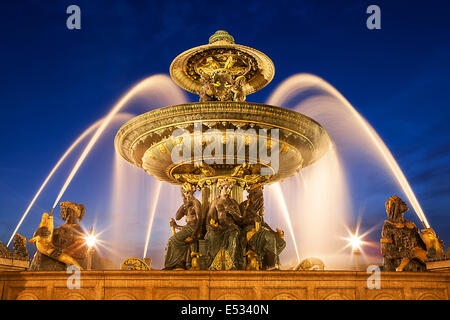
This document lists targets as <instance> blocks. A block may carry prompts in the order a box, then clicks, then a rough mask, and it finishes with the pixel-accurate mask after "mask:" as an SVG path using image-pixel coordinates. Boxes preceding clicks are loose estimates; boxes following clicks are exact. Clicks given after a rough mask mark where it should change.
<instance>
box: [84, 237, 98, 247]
mask: <svg viewBox="0 0 450 320" xmlns="http://www.w3.org/2000/svg"><path fill="white" fill-rule="evenodd" d="M96 243H97V237H96V236H95V235H93V234H90V235H88V236H87V237H86V244H87V246H88V247H89V248H92V247H94V246H95V244H96Z"/></svg>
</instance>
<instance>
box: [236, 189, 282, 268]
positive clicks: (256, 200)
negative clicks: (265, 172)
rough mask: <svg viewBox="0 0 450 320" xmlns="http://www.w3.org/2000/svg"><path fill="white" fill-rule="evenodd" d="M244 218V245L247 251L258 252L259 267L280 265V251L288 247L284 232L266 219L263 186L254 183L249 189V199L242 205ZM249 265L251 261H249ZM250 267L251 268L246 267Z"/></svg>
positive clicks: (242, 231)
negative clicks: (270, 224)
mask: <svg viewBox="0 0 450 320" xmlns="http://www.w3.org/2000/svg"><path fill="white" fill-rule="evenodd" d="M240 208H241V212H242V214H243V219H242V223H241V228H242V229H241V240H242V241H243V243H242V247H243V248H244V249H245V251H246V252H247V254H246V256H247V260H249V258H248V256H249V254H248V253H249V251H250V256H251V253H252V252H254V253H256V257H257V261H258V263H259V266H258V268H261V269H262V270H267V269H276V270H278V269H279V268H280V267H279V266H280V253H281V252H282V251H283V249H284V248H285V247H286V241H284V233H283V231H281V230H280V229H276V231H274V230H272V228H271V227H270V226H269V225H268V224H267V223H266V222H265V221H264V195H263V186H262V185H254V186H252V187H251V188H250V189H249V190H248V199H247V200H245V201H243V202H242V203H241V205H240ZM247 265H249V261H247ZM246 269H249V268H246Z"/></svg>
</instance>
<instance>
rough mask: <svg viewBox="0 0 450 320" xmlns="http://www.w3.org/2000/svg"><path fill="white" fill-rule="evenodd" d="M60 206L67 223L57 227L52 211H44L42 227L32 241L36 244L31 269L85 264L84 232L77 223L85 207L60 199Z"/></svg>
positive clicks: (56, 268)
mask: <svg viewBox="0 0 450 320" xmlns="http://www.w3.org/2000/svg"><path fill="white" fill-rule="evenodd" d="M60 206H61V212H60V215H61V218H62V219H63V220H64V221H65V224H63V225H62V226H59V227H57V228H55V229H54V228H53V215H52V214H51V213H50V214H48V213H44V214H43V215H42V219H41V223H40V224H39V228H38V229H37V230H36V232H35V233H34V235H33V238H31V239H30V241H29V242H30V243H34V244H35V245H36V248H37V252H36V254H35V256H34V258H33V261H32V262H31V266H30V270H31V271H43V270H46V271H58V270H66V268H67V267H68V266H69V265H75V266H77V267H78V268H80V269H83V267H84V266H85V265H86V258H87V245H86V242H85V234H84V232H83V229H82V228H81V227H80V225H79V224H78V222H79V221H81V220H82V219H83V216H84V213H85V207H84V205H82V204H76V203H72V202H69V201H64V202H61V203H60Z"/></svg>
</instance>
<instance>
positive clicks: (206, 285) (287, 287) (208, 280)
mask: <svg viewBox="0 0 450 320" xmlns="http://www.w3.org/2000/svg"><path fill="white" fill-rule="evenodd" d="M369 276H370V275H369V274H367V273H366V272H354V271H302V272H299V271H258V272H254V271H223V272H222V271H216V272H209V271H143V272H140V271H82V272H81V288H80V289H72V290H70V289H68V288H67V279H68V277H69V275H68V274H67V273H66V272H62V271H61V272H55V271H53V272H44V271H41V272H0V292H1V297H0V298H1V300H15V299H19V300H25V299H36V300H37V299H39V300H71V299H76V300H84V299H86V300H125V299H126V300H129V299H136V300H169V299H177V300H198V299H201V300H219V299H226V300H233V299H239V300H272V299H284V300H289V299H292V300H332V299H334V300H383V299H395V300H426V299H433V300H448V299H449V298H450V296H449V294H450V272H425V273H424V272H421V273H419V272H417V273H411V272H383V273H381V289H369V288H368V283H367V279H368V277H369Z"/></svg>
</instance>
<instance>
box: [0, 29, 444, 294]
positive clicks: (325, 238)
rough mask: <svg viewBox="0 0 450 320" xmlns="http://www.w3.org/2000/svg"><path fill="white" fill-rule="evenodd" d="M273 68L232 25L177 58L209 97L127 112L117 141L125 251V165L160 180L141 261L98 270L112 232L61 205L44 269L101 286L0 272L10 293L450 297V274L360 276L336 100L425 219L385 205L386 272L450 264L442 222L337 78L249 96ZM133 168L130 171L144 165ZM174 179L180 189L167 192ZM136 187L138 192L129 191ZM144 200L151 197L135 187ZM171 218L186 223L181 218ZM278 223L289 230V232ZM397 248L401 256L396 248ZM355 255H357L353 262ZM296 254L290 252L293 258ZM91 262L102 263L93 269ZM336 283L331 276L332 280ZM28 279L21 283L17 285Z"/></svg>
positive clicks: (117, 192)
mask: <svg viewBox="0 0 450 320" xmlns="http://www.w3.org/2000/svg"><path fill="white" fill-rule="evenodd" d="M274 73H275V71H274V65H273V63H272V61H271V60H270V58H269V57H267V56H266V55H265V54H263V53H262V52H260V51H258V50H255V49H253V48H250V47H246V46H243V45H238V44H236V43H235V41H234V38H233V37H232V36H231V35H229V34H228V33H227V32H225V31H217V32H216V33H215V34H214V35H212V36H211V37H210V39H209V44H206V45H202V46H199V47H195V48H192V49H189V50H187V51H185V52H183V53H181V54H180V55H178V56H177V57H176V58H175V59H174V61H173V62H172V64H171V66H170V75H171V77H172V80H173V81H174V82H175V83H176V84H177V85H178V86H179V87H181V88H182V89H185V90H187V91H189V92H191V93H194V94H197V95H199V97H200V99H199V102H194V103H185V98H184V96H183V94H182V93H181V92H178V91H176V90H175V91H174V92H176V94H174V95H173V100H172V101H174V103H177V104H175V105H171V106H167V107H162V108H159V109H154V110H151V111H149V112H147V113H144V114H141V115H139V116H137V117H135V118H133V119H131V120H128V122H126V123H125V124H123V125H122V127H121V128H120V129H119V131H118V132H117V135H116V137H115V141H114V146H115V151H116V156H115V165H114V168H115V169H114V185H113V188H112V189H113V190H112V191H113V192H112V193H113V199H112V208H111V210H112V211H113V215H112V218H113V219H112V220H114V221H113V224H114V229H115V230H114V236H115V238H116V239H114V241H115V242H120V243H121V244H122V245H123V246H126V245H127V243H126V240H124V239H123V238H122V237H121V235H122V233H123V230H121V229H119V227H122V228H124V226H122V224H123V222H124V221H125V220H126V219H127V218H128V216H127V212H126V211H125V210H126V208H125V207H124V203H126V202H130V201H131V199H126V197H127V196H128V195H130V193H132V192H133V190H125V189H124V188H126V187H127V186H126V184H124V181H125V180H130V179H131V177H130V176H128V175H127V174H126V173H125V171H124V170H123V169H124V167H123V166H124V164H125V165H128V164H131V166H132V167H137V168H140V169H141V170H142V171H144V172H145V173H147V174H148V175H150V176H151V178H149V179H150V181H151V185H152V188H151V194H150V195H147V196H146V198H147V199H145V200H142V201H145V202H149V208H148V211H147V214H148V215H147V216H146V217H145V218H144V221H145V223H146V227H145V231H146V232H144V235H145V237H144V235H143V236H142V239H145V243H144V247H143V253H142V257H139V258H135V257H128V258H125V257H124V256H122V257H121V258H122V260H123V262H122V264H121V269H122V271H107V270H103V271H98V269H102V264H101V263H100V262H102V261H100V260H99V257H98V256H96V249H97V248H96V245H97V244H98V243H99V242H100V239H99V238H98V237H97V238H96V237H95V234H94V230H93V229H92V228H91V231H90V232H89V234H88V233H87V232H86V231H83V230H82V229H81V227H80V226H79V225H78V222H79V221H81V219H82V218H83V216H84V206H82V205H78V204H76V203H72V202H63V203H61V217H62V218H63V219H64V221H65V222H66V223H65V224H64V225H62V226H59V227H57V228H55V229H53V218H52V216H51V213H52V212H50V215H47V214H44V215H43V218H42V221H41V224H40V228H39V229H38V230H37V231H36V233H35V234H34V236H33V238H32V239H31V241H32V242H34V243H36V246H37V247H38V253H37V255H36V256H35V259H34V261H36V262H34V263H33V264H32V266H33V268H32V269H33V270H65V269H66V267H68V266H69V265H75V266H77V267H78V268H82V269H83V270H84V271H83V272H82V273H81V274H82V276H83V277H86V278H85V279H86V283H88V284H87V286H88V287H89V288H88V287H86V288H85V289H83V290H85V291H80V293H73V291H71V290H69V291H64V290H60V288H62V287H63V286H64V284H63V283H66V279H65V278H64V275H61V274H56V273H55V274H54V275H53V278H52V280H51V283H50V284H49V288H50V289H49V288H47V290H45V293H41V292H40V291H38V290H37V289H35V288H38V287H37V286H36V284H37V283H40V282H42V280H43V278H42V275H41V274H40V273H39V272H32V273H29V274H26V273H24V275H22V274H21V275H19V276H20V277H19V278H14V277H13V276H3V275H2V274H1V273H0V285H1V286H2V287H3V288H4V289H3V293H2V294H4V297H5V298H8V299H9V298H44V299H52V298H56V299H69V298H88V299H89V298H91V299H93V298H95V299H125V298H126V299H128V298H138V299H234V298H237V299H379V298H414V299H416V298H417V299H418V298H421V297H425V296H426V297H428V296H429V295H432V296H433V297H435V298H436V297H437V298H444V299H445V298H448V293H446V294H445V293H442V292H444V291H442V292H441V291H439V290H441V289H442V290H444V289H445V290H446V288H447V286H448V276H446V274H445V273H444V274H438V273H435V274H433V275H423V273H424V272H416V273H415V274H409V273H407V272H406V273H404V274H405V275H404V276H400V275H399V273H396V272H385V273H384V274H383V290H381V291H380V292H375V291H370V290H369V291H368V290H367V288H366V283H368V282H366V278H367V277H368V275H367V274H366V273H365V272H360V271H362V270H361V268H360V264H359V261H358V259H359V258H358V255H359V254H361V253H362V250H361V246H362V244H365V242H364V241H362V240H361V237H362V236H360V235H359V230H358V228H357V229H356V231H355V232H351V233H350V238H349V239H346V238H345V237H346V236H347V237H348V234H347V232H348V221H347V218H348V215H349V214H350V212H351V208H350V203H349V198H350V197H349V194H350V193H349V189H348V187H347V181H346V179H345V175H344V171H345V170H343V168H342V166H341V156H342V155H341V153H340V152H339V151H340V149H339V148H340V146H336V141H339V139H340V137H339V132H337V131H338V130H336V127H333V125H331V124H330V122H328V119H327V118H326V116H325V117H323V114H325V115H329V114H331V113H332V112H333V110H332V108H331V105H333V104H336V101H337V103H338V104H340V105H341V106H342V105H343V106H344V108H343V109H345V112H349V114H350V115H351V116H350V118H351V119H352V121H354V122H353V123H357V124H356V125H355V128H357V129H358V132H362V133H363V135H365V137H366V138H367V139H368V141H369V142H370V148H373V149H374V150H375V151H373V152H374V153H376V154H377V157H378V158H379V159H381V161H383V163H384V165H385V166H386V167H387V168H388V169H389V170H390V172H391V173H392V175H393V177H394V178H395V179H396V181H397V182H398V184H399V185H400V187H401V188H402V191H403V192H404V194H405V195H406V197H407V198H408V200H409V202H410V203H411V205H412V207H413V208H414V210H415V212H416V214H417V215H418V217H419V220H420V221H421V222H422V223H423V225H424V228H425V229H423V230H422V234H421V233H420V232H419V229H418V228H417V227H416V226H415V224H414V223H412V222H411V221H408V220H406V219H404V218H403V213H404V212H405V211H406V209H407V207H406V203H404V202H403V201H401V199H400V198H398V197H391V198H389V200H388V201H387V202H386V211H387V214H388V218H389V219H388V220H386V222H385V225H384V226H383V233H382V239H381V247H382V253H383V256H384V258H385V263H384V266H383V267H384V270H385V271H393V270H397V271H411V270H415V271H425V270H426V269H427V268H428V267H429V266H432V267H429V268H428V269H429V270H432V269H433V270H442V269H445V268H446V267H445V263H444V264H443V263H442V260H445V259H446V257H447V255H448V250H447V252H444V250H443V243H442V242H441V241H439V239H438V237H437V235H436V234H435V233H434V231H433V229H431V228H430V226H429V223H428V221H427V219H426V217H425V214H424V213H423V210H422V208H421V207H420V204H419V202H418V201H417V199H416V197H415V195H414V193H413V192H412V189H411V187H410V185H409V184H408V181H407V180H406V178H405V176H404V175H403V173H402V171H401V170H400V168H399V166H398V164H397V163H396V161H395V160H394V158H393V157H392V155H391V153H390V152H389V150H388V148H387V147H386V145H385V144H384V143H383V141H382V140H381V139H380V137H379V136H378V135H377V133H376V132H375V130H374V129H373V128H372V127H371V126H370V125H369V124H368V123H367V122H366V121H365V120H364V119H363V118H362V116H361V115H359V113H357V111H356V110H355V109H354V108H353V107H352V106H351V105H350V103H348V101H347V100H346V99H345V98H344V97H343V96H342V95H341V94H340V93H339V92H338V91H337V90H336V89H334V88H333V87H332V86H331V85H329V84H328V83H326V82H325V81H324V80H322V79H320V78H318V77H316V76H313V75H296V76H294V77H292V78H290V79H288V80H286V82H285V83H283V84H281V85H280V86H279V88H278V89H277V90H276V91H275V92H274V93H273V94H272V95H271V97H270V98H269V100H268V104H260V103H252V102H247V101H246V99H247V96H248V95H250V94H251V93H254V92H256V91H258V90H260V89H262V88H263V87H265V86H266V85H267V84H268V83H270V81H271V80H272V79H273V77H274ZM159 80H161V79H160V76H156V77H151V78H149V79H146V80H144V81H143V82H141V83H139V84H138V85H136V86H135V87H133V89H131V90H130V91H129V92H128V93H127V94H126V95H124V96H123V97H122V98H121V99H120V101H119V102H118V103H117V104H116V105H115V106H114V107H113V108H112V109H111V111H110V112H109V113H108V115H107V116H106V117H105V118H104V119H102V120H100V121H98V122H97V123H95V124H94V125H92V126H91V127H90V128H89V129H88V130H86V131H85V132H84V133H83V134H82V136H80V137H79V138H78V139H77V140H76V141H75V142H74V144H73V145H72V146H71V147H70V148H69V149H68V150H67V152H66V153H65V154H64V155H63V157H62V158H61V159H60V161H59V162H58V163H57V165H56V166H55V168H54V169H53V170H52V171H51V172H50V174H49V176H48V177H47V179H46V180H45V181H44V183H43V185H42V186H41V188H40V189H39V190H38V192H37V194H36V195H35V197H34V198H33V200H32V202H31V203H30V205H29V206H28V207H27V210H26V212H25V214H24V215H23V216H22V219H21V220H20V222H19V225H18V226H17V227H16V229H15V230H14V233H13V235H12V237H13V236H14V235H15V234H16V232H17V230H18V228H19V227H20V224H21V223H22V222H23V220H24V219H25V217H26V215H27V214H28V212H29V210H30V208H31V206H32V205H33V203H34V202H35V201H36V199H37V197H38V196H39V194H40V193H41V191H42V189H43V188H44V187H45V185H46V184H47V182H48V180H49V179H50V178H51V177H52V175H53V174H54V172H55V171H56V170H57V169H58V167H59V166H60V164H61V162H62V161H64V159H65V158H66V157H67V155H68V154H69V153H70V152H72V150H73V149H74V148H75V147H76V145H78V143H79V142H80V141H81V140H83V139H84V138H85V137H87V136H88V135H89V134H90V133H92V132H93V133H94V134H93V136H92V138H91V139H90V140H89V142H88V144H87V146H86V147H85V149H84V150H83V152H82V153H81V155H80V156H79V158H78V160H77V162H76V163H75V166H74V167H73V169H72V170H71V172H70V173H69V175H68V177H67V179H66V180H65V182H64V185H63V186H62V188H61V190H60V192H59V194H58V196H57V198H56V200H55V202H54V205H53V206H52V211H53V209H54V208H55V207H56V206H57V204H58V202H59V201H60V199H61V197H62V196H63V194H64V193H65V191H66V189H67V187H68V186H69V184H70V183H71V181H72V179H73V178H74V176H75V175H76V174H77V172H78V170H79V168H80V167H81V165H82V164H83V162H84V161H85V159H86V157H87V155H88V154H89V153H90V151H91V150H92V148H93V147H94V146H95V145H96V142H97V140H98V139H99V137H100V136H101V135H102V133H103V132H104V131H105V129H106V128H107V127H108V125H109V123H110V122H111V121H112V120H113V119H114V117H116V115H117V114H118V112H120V111H122V109H123V108H124V106H125V104H126V103H127V102H128V101H129V100H130V99H132V98H133V97H134V96H135V95H136V94H137V93H145V90H144V89H145V88H146V87H147V86H148V85H149V83H154V82H158V83H159V85H160V86H161V88H160V89H161V90H163V88H162V85H161V83H160V82H159ZM166 80H167V79H165V80H164V81H166ZM166 84H167V85H170V86H172V85H173V84H172V83H170V84H169V82H166ZM172 89H173V88H172V87H171V90H172ZM309 89H311V90H322V91H324V92H325V93H326V94H325V95H324V96H314V97H313V98H311V99H308V100H307V102H306V103H305V102H303V103H301V104H296V105H295V106H294V108H295V110H296V111H294V110H292V109H287V108H283V107H281V105H283V106H285V105H286V104H287V103H288V102H289V101H290V99H292V98H293V97H294V96H296V95H298V94H302V93H304V92H305V91H307V90H309ZM177 90H178V89H177ZM169 91H170V90H169ZM166 93H167V92H166ZM327 99H331V100H332V102H331V103H330V101H331V100H327ZM169 100H170V99H169ZM317 105H320V107H321V108H322V109H321V112H322V114H318V111H317V110H319V109H318V108H317ZM333 106H334V105H333ZM298 111H302V113H300V112H298ZM319 113H320V112H319ZM314 119H315V120H314ZM317 120H319V121H320V124H319V123H318V122H317ZM325 128H326V129H325ZM94 130H95V131H94ZM345 139H346V138H345ZM123 160H125V161H123ZM131 166H129V168H128V169H127V170H130V171H127V172H128V173H130V172H131V170H134V168H132V167H131ZM130 168H131V169H130ZM136 172H137V171H136ZM133 175H134V173H133ZM170 185H171V186H172V188H170V189H169V186H170ZM173 186H175V187H177V186H178V187H180V189H181V200H182V204H181V206H180V207H179V209H178V211H176V210H173V212H172V211H171V212H169V215H167V214H166V216H165V217H158V210H159V207H160V205H166V207H169V208H170V210H172V207H173V206H175V205H177V204H178V203H177V199H176V198H175V197H176V196H175V195H174V194H173V192H172V191H176V190H175V189H174V188H173ZM125 191H128V193H127V195H125V194H124V193H125ZM197 191H200V194H201V201H200V200H199V199H197V198H196V197H195V196H194V195H195V192H197ZM134 196H135V199H136V201H139V202H141V200H140V198H139V197H138V195H137V194H135V195H134ZM166 209H167V208H166ZM299 211H300V212H299ZM172 216H173V217H174V218H172V219H170V218H171V217H172ZM158 218H159V219H165V221H166V223H167V224H166V225H165V226H164V224H163V223H164V220H162V221H158ZM182 218H185V221H186V224H185V225H179V224H178V223H177V221H178V220H181V219H182ZM141 220H142V217H141ZM161 223H162V224H161ZM156 224H157V225H158V228H156V229H158V230H157V231H159V230H160V229H164V230H167V231H168V232H170V230H171V232H172V235H171V236H170V237H169V239H168V241H167V246H166V254H165V261H164V268H159V267H156V268H158V269H162V270H156V269H154V268H153V267H152V266H151V263H155V260H156V261H157V264H158V263H159V262H158V258H159V257H156V259H154V258H155V257H153V259H152V258H151V257H150V256H149V247H150V243H151V234H152V231H154V230H155V225H156ZM271 225H273V226H275V225H276V226H281V228H283V229H285V231H286V234H285V232H284V231H283V230H281V229H278V228H272V227H271ZM45 230H48V231H50V232H45ZM363 235H364V234H363ZM97 236H98V234H97ZM12 237H11V239H12ZM52 237H53V239H52ZM396 237H397V238H398V237H401V238H402V239H403V242H401V243H400V242H397V241H396ZM14 239H15V242H16V239H17V245H16V246H15V251H16V252H15V253H12V251H8V250H9V249H7V248H6V247H5V248H6V249H5V248H2V247H0V249H2V250H3V251H5V252H7V254H8V256H11V257H15V258H17V257H19V256H20V257H21V259H22V260H24V259H25V257H24V255H23V252H22V251H23V250H22V249H23V247H24V246H23V242H24V241H25V239H24V238H23V237H21V236H20V235H18V234H17V235H16V236H15V238H14ZM66 240H67V241H66ZM69 240H70V241H69ZM10 241H11V240H10ZM105 242H106V241H105ZM21 244H22V245H21ZM348 245H351V246H352V247H353V250H352V251H351V255H352V256H353V257H354V259H355V270H356V272H354V271H348V268H343V269H344V270H345V271H342V272H340V271H334V272H333V271H331V272H330V271H328V270H336V269H342V266H343V264H342V261H343V258H342V257H343V254H342V251H343V250H344V251H345V250H346V251H348V250H347V249H346V248H347V247H348ZM110 247H111V248H113V249H114V254H115V255H116V256H117V255H121V254H123V252H122V251H120V250H119V248H118V247H117V248H116V247H115V244H114V245H113V244H112V242H110ZM139 250H140V249H139ZM398 252H401V253H402V255H403V256H398V255H397V256H396V254H397V253H398ZM412 252H413V254H412ZM287 253H288V254H287ZM153 254H154V253H152V255H153ZM348 256H349V255H348V252H347V253H346V255H345V259H347V258H348ZM287 257H289V258H288V259H286V260H289V261H281V260H283V259H284V258H287ZM447 258H448V257H447ZM93 259H94V260H95V261H94V263H93V261H92V260H93ZM427 259H428V260H427ZM447 260H448V259H447ZM447 260H446V261H447ZM55 261H56V262H55ZM22 264H23V263H22ZM443 265H444V267H442V266H443ZM372 267H377V266H372ZM90 269H97V271H95V272H92V273H91V272H90V271H89V270H90ZM351 269H352V270H353V267H352V268H351ZM85 270H88V271H85ZM178 270H184V271H183V272H179V271H178ZM233 270H235V271H233ZM268 270H277V271H276V272H272V271H268ZM371 270H372V269H371ZM138 271H145V272H138ZM216 271H223V272H216ZM231 271H233V272H231ZM405 278H408V281H407V283H405V285H404V288H403V289H402V290H399V289H398V282H399V281H403V280H404V279H405ZM8 281H9V282H8ZM24 281H25V283H26V284H23V282H24ZM112 283H114V285H111V284H112ZM330 283H332V284H333V285H332V286H331V287H330V285H329V284H330ZM430 283H431V284H430ZM412 284H414V285H412ZM17 287H19V288H22V289H20V290H16V289H14V288H17ZM94 287H95V289H94V290H93V288H94ZM52 288H55V290H54V291H52ZM56 288H58V291H56ZM430 288H433V290H431V291H430ZM14 290H15V291H14ZM93 292H95V296H93V295H94V293H93ZM430 292H431V293H430ZM427 295H428V296H427ZM2 298H3V296H2Z"/></svg>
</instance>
